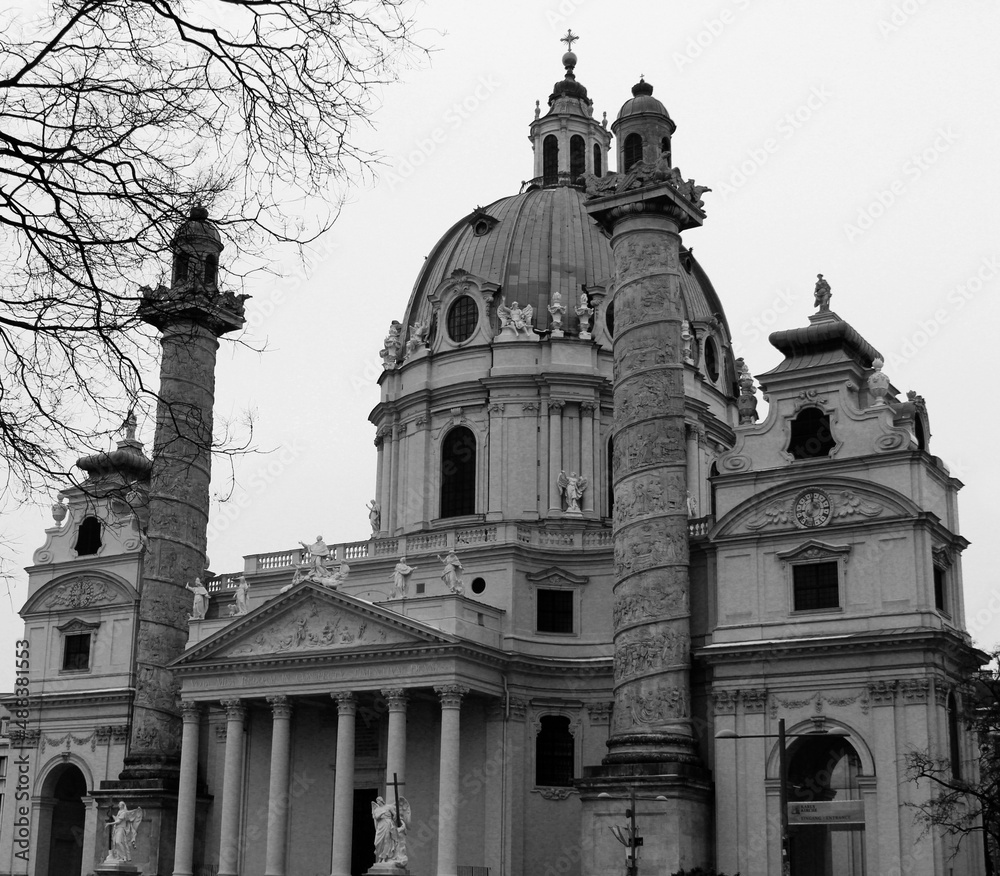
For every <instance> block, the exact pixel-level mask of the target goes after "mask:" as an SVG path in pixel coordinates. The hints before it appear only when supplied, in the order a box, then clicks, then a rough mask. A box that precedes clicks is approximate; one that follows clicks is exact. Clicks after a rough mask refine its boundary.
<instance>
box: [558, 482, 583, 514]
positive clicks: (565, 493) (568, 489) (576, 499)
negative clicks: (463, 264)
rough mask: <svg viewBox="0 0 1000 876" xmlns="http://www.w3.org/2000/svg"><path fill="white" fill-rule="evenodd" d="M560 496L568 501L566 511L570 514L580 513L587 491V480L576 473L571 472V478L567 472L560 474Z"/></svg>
mask: <svg viewBox="0 0 1000 876" xmlns="http://www.w3.org/2000/svg"><path fill="white" fill-rule="evenodd" d="M556 484H557V485H558V486H559V494H560V495H561V496H562V497H563V498H564V499H565V500H566V511H567V512H568V513H570V514H579V513H580V500H581V499H582V498H583V494H584V492H585V491H586V489H587V479H586V478H584V477H579V476H578V475H577V473H576V472H575V471H571V472H570V473H569V476H567V475H566V472H564V471H561V472H559V480H558V481H556Z"/></svg>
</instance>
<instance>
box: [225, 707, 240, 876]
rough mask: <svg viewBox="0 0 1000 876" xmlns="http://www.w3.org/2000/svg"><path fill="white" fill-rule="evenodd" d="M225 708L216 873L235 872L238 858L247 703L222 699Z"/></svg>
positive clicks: (227, 875)
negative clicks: (224, 751) (224, 757)
mask: <svg viewBox="0 0 1000 876" xmlns="http://www.w3.org/2000/svg"><path fill="white" fill-rule="evenodd" d="M222 705H223V706H225V709H226V759H225V763H224V766H223V769H222V813H221V816H220V819H219V822H220V823H219V876H237V873H238V872H239V871H238V869H237V868H238V867H239V862H240V801H241V800H242V799H243V722H244V721H245V720H246V715H247V711H246V706H244V705H243V703H242V702H241V701H240V700H223V701H222Z"/></svg>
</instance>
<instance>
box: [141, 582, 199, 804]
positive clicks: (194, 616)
mask: <svg viewBox="0 0 1000 876" xmlns="http://www.w3.org/2000/svg"><path fill="white" fill-rule="evenodd" d="M184 587H185V588H186V589H188V590H190V591H191V592H192V593H193V594H194V604H193V605H192V606H191V616H190V617H189V618H188V620H204V619H205V615H206V614H207V613H208V599H209V593H208V590H207V589H206V588H205V585H204V584H202V583H201V578H195V579H194V584H185V585H184ZM122 805H123V806H124V805H125V804H124V803H123V804H122Z"/></svg>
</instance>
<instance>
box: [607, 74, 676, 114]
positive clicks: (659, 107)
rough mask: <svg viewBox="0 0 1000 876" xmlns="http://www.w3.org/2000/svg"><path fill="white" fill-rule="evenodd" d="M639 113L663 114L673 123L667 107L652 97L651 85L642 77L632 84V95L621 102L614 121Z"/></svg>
mask: <svg viewBox="0 0 1000 876" xmlns="http://www.w3.org/2000/svg"><path fill="white" fill-rule="evenodd" d="M640 115H660V116H665V117H666V118H667V119H669V120H670V122H671V124H673V119H671V118H670V113H668V112H667V108H666V107H665V106H664V105H663V104H662V103H661V102H660V101H659V100H657V99H656V98H655V97H653V86H652V85H650V84H649V83H648V82H646V81H645V80H644V79H640V80H639V81H638V82H637V83H636V84H635V85H633V86H632V97H631V98H629V99H628V100H626V101H625V103H623V104H622V108H621V109H620V110H618V116H617V118H616V119H615V122H616V123H617V122H620V121H622V120H623V119H627V118H629V117H630V116H640Z"/></svg>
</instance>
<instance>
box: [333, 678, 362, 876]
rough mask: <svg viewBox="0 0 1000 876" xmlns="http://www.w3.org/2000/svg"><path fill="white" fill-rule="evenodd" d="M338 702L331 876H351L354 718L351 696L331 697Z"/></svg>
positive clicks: (336, 695)
mask: <svg viewBox="0 0 1000 876" xmlns="http://www.w3.org/2000/svg"><path fill="white" fill-rule="evenodd" d="M330 696H332V697H333V698H334V699H335V700H336V701H337V774H336V778H335V779H334V783H333V853H332V855H331V859H330V873H331V876H351V845H352V838H353V834H354V715H355V712H356V710H357V702H355V699H354V694H352V693H335V694H330Z"/></svg>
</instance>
